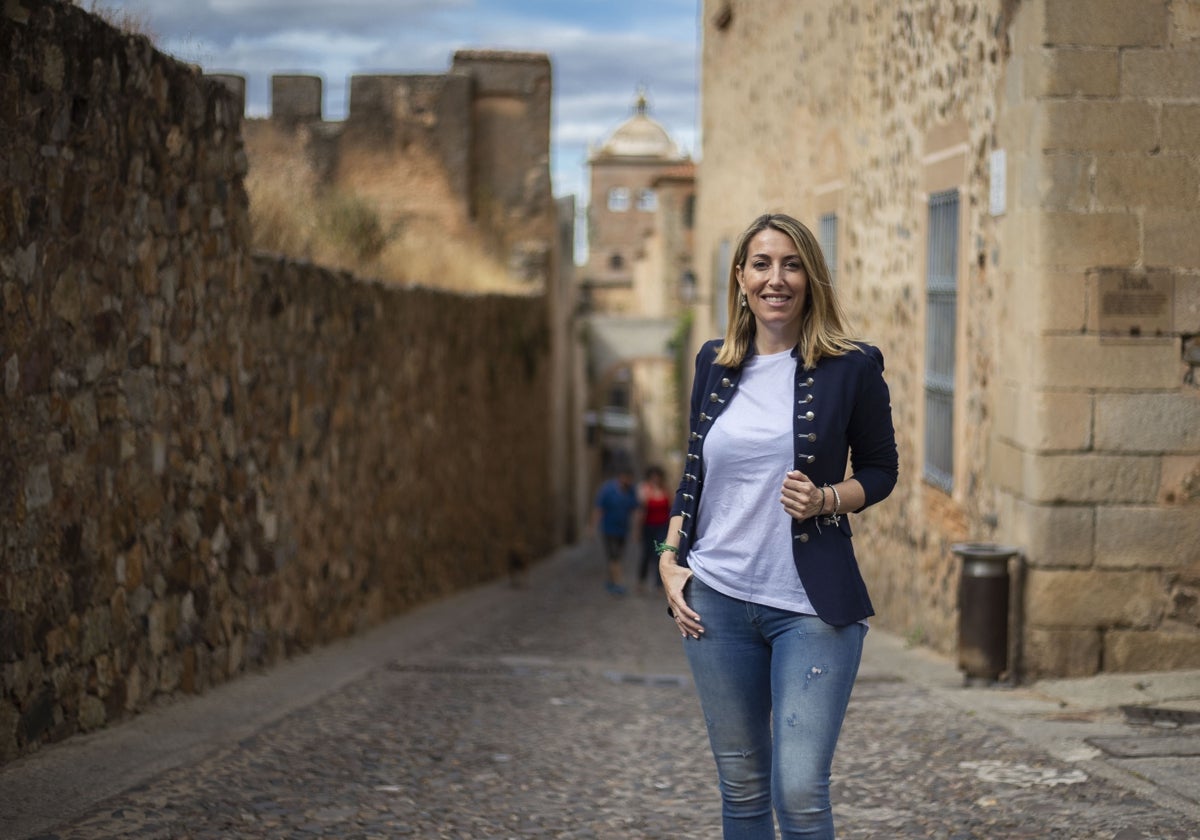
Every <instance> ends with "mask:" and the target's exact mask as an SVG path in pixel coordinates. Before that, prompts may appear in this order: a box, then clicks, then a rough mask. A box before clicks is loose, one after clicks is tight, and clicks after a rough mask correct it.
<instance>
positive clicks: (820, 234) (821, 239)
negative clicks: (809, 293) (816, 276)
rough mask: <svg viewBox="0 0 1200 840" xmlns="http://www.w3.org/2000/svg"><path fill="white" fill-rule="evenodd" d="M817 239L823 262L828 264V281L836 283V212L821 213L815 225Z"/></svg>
mask: <svg viewBox="0 0 1200 840" xmlns="http://www.w3.org/2000/svg"><path fill="white" fill-rule="evenodd" d="M817 241H818V243H820V245H821V253H823V254H824V255H825V264H826V265H827V266H829V282H830V284H834V285H836V284H837V267H838V250H837V245H838V217H837V214H836V213H826V214H825V215H823V216H822V217H821V218H820V220H819V224H818V226H817Z"/></svg>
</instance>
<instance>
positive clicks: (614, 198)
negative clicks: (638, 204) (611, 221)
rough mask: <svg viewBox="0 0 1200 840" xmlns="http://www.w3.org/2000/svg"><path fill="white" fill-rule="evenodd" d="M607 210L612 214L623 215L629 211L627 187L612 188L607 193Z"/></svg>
mask: <svg viewBox="0 0 1200 840" xmlns="http://www.w3.org/2000/svg"><path fill="white" fill-rule="evenodd" d="M608 209H609V210H611V211H612V212H614V213H624V212H625V211H626V210H628V209H629V188H628V187H613V188H612V189H610V190H609V191H608Z"/></svg>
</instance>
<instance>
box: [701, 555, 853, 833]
mask: <svg viewBox="0 0 1200 840" xmlns="http://www.w3.org/2000/svg"><path fill="white" fill-rule="evenodd" d="M687 599H688V603H689V605H690V606H691V607H692V608H693V609H694V610H695V611H696V612H697V613H699V614H700V621H701V623H702V624H703V625H704V629H705V632H704V634H703V635H702V636H701V637H700V638H699V639H692V638H690V637H688V638H687V639H685V640H684V650H685V651H686V653H687V657H688V662H689V663H690V665H691V668H692V677H693V679H694V680H695V683H696V689H697V691H698V693H699V695H700V706H701V708H702V709H703V711H704V718H705V722H706V724H707V726H708V737H709V742H710V744H711V745H712V751H713V756H714V758H716V761H717V776H718V779H719V782H720V787H721V816H722V827H723V829H724V837H725V840H774V837H775V827H774V824H773V820H772V810H773V811H774V812H775V816H776V817H777V818H778V820H779V828H780V832H781V834H782V837H783V838H784V840H788V838H795V837H807V838H823V840H832V838H833V836H834V832H833V812H832V810H831V808H830V803H829V773H830V767H831V765H832V764H833V751H834V749H835V748H836V747H837V740H838V735H839V733H840V732H841V729H842V720H843V718H844V717H845V714H846V706H847V705H848V704H849V702H850V690H851V689H852V688H853V687H854V678H855V676H856V675H857V674H858V665H859V660H860V659H861V656H862V648H863V638H864V637H865V636H866V633H867V628H866V625H863V624H851V625H849V626H848V627H833V626H831V625H828V624H826V623H825V622H824V621H822V620H821V619H819V618H817V617H816V616H814V615H801V614H799V613H793V612H789V611H787V610H781V609H776V608H774V607H764V606H760V605H758V604H752V603H749V602H746V601H740V600H738V599H736V598H730V597H729V596H727V595H723V594H721V593H720V592H717V591H716V590H714V589H712V588H711V587H709V586H706V585H705V584H704V583H702V582H701V581H699V580H697V579H696V578H695V577H693V578H692V579H691V580H690V581H689V582H688V592H687ZM772 734H774V737H772Z"/></svg>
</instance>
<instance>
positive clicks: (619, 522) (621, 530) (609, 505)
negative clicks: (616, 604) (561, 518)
mask: <svg viewBox="0 0 1200 840" xmlns="http://www.w3.org/2000/svg"><path fill="white" fill-rule="evenodd" d="M637 509H638V497H637V491H636V490H635V489H634V486H633V470H632V469H631V468H629V467H628V466H621V467H618V468H617V474H616V476H614V477H613V478H610V479H608V480H607V481H605V482H604V483H603V484H601V485H600V489H599V490H597V491H596V502H595V504H594V505H593V507H592V521H591V525H590V530H591V532H592V533H593V534H595V533H596V532H597V531H599V533H600V536H601V538H602V539H603V541H604V556H605V558H606V562H607V570H606V574H607V579H606V580H605V583H604V588H605V589H607V590H608V591H609V592H610V593H612V594H613V595H624V594H625V592H626V589H625V587H624V585H622V583H621V562H622V560H623V558H624V554H625V542H626V540H628V539H629V526H630V520H631V519H632V517H633V513H634V511H636V510H637Z"/></svg>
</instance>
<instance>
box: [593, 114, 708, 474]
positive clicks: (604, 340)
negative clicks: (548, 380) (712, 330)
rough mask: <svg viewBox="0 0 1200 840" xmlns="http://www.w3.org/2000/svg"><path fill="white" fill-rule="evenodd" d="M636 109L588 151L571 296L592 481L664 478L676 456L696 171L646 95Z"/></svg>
mask: <svg viewBox="0 0 1200 840" xmlns="http://www.w3.org/2000/svg"><path fill="white" fill-rule="evenodd" d="M633 111H634V113H633V114H632V116H630V117H629V118H628V119H626V120H625V121H624V122H622V123H621V124H620V125H619V126H618V127H617V128H616V129H615V130H614V131H613V132H612V134H610V135H609V136H608V137H607V138H606V139H605V140H604V141H603V142H602V143H600V144H599V145H597V146H596V147H594V148H593V149H592V150H591V152H590V153H589V155H588V167H589V184H590V205H589V207H588V213H587V219H588V261H587V263H586V264H585V265H584V266H583V267H582V269H581V270H580V272H579V283H578V300H579V313H580V319H579V325H580V330H581V332H582V334H583V335H584V336H585V337H586V347H587V351H586V353H587V356H586V365H585V368H586V369H584V370H581V371H580V381H581V382H584V383H586V386H585V394H586V396H585V401H586V405H587V407H588V408H587V412H586V415H585V419H586V427H587V432H588V437H587V444H588V448H587V457H586V458H585V459H584V461H585V462H586V463H587V464H589V465H590V466H589V469H588V473H587V478H586V482H587V483H588V484H590V485H592V486H594V485H595V484H596V483H597V482H598V481H599V480H600V479H601V478H603V477H604V476H605V475H606V474H608V473H610V472H611V471H612V470H613V469H614V468H615V467H617V466H618V465H620V464H631V465H633V466H634V467H635V468H638V469H642V468H645V467H646V466H649V465H651V464H658V465H662V466H664V467H665V468H666V469H667V471H668V474H671V473H674V472H676V470H677V468H678V465H679V461H680V458H681V453H680V451H679V450H680V446H681V441H682V432H681V430H680V422H681V420H680V412H679V405H680V399H679V389H680V379H679V376H678V374H677V370H678V365H677V360H678V353H677V348H678V347H679V342H680V336H681V335H682V334H683V332H684V331H685V330H686V323H685V322H684V321H683V320H682V318H683V316H684V313H685V311H686V310H685V306H684V304H685V303H686V301H687V300H688V296H689V294H690V290H691V289H692V288H693V286H694V273H693V271H692V262H691V255H692V230H693V211H694V200H695V165H694V163H693V162H692V161H691V159H690V157H689V156H688V155H686V154H684V153H682V152H681V151H680V149H679V146H678V144H677V143H676V142H675V141H674V140H673V139H672V138H671V136H670V134H669V133H668V132H667V130H666V129H665V128H664V127H663V126H662V125H661V124H660V123H658V122H657V121H656V120H654V119H653V118H652V117H651V116H650V115H649V107H648V104H647V100H646V96H645V94H644V93H641V92H639V94H638V96H637V98H636V101H635V104H634V109H633Z"/></svg>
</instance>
